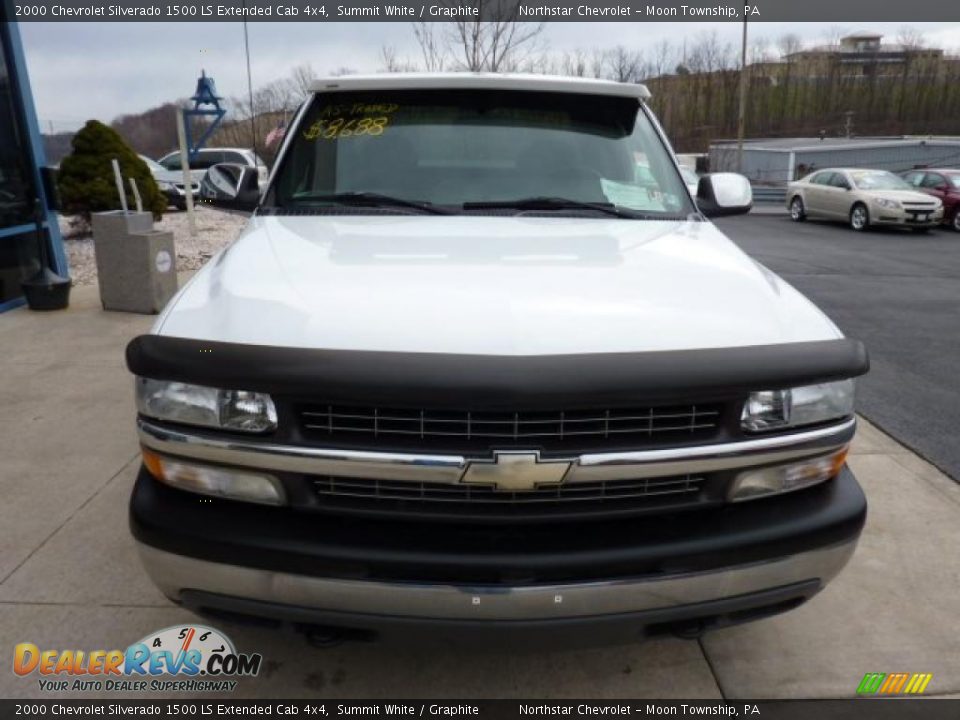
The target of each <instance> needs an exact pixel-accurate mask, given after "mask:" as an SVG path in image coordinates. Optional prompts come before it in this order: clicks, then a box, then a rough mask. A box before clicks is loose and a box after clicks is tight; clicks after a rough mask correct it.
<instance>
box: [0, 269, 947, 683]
mask: <svg viewBox="0 0 960 720" xmlns="http://www.w3.org/2000/svg"><path fill="white" fill-rule="evenodd" d="M151 322H152V318H149V317H144V316H138V315H125V314H119V313H104V312H102V311H101V310H100V309H99V302H98V300H97V297H96V289H95V288H93V287H90V288H81V289H78V290H77V291H75V295H74V299H73V304H72V307H71V309H70V310H68V311H65V312H62V313H54V314H49V315H44V314H38V313H31V312H29V311H27V310H16V311H13V312H11V313H7V314H5V315H2V316H0V347H3V348H4V351H3V353H2V354H0V378H2V379H0V446H2V462H0V492H2V493H3V497H4V499H5V502H4V503H2V504H0V528H2V532H0V653H8V655H7V660H6V662H7V663H9V662H10V659H11V658H10V655H11V654H12V650H13V646H14V645H15V644H16V643H18V642H24V641H30V642H34V643H36V644H37V645H39V646H40V647H43V648H60V649H66V648H78V649H80V648H82V649H110V648H117V647H119V648H123V647H126V646H127V645H129V644H130V643H132V642H135V641H136V640H138V639H140V638H141V637H143V636H145V635H146V634H147V633H150V632H151V631H154V630H158V629H160V628H164V627H167V626H170V625H174V624H178V623H181V622H185V621H190V620H191V619H192V618H193V616H192V615H190V614H189V613H187V612H185V611H183V610H181V609H179V608H177V607H175V606H173V605H171V604H170V603H169V602H167V601H166V600H165V599H164V598H163V597H162V596H161V595H160V594H159V593H158V592H157V591H156V590H155V589H154V588H153V587H152V585H151V584H150V583H149V581H148V580H147V579H146V577H145V576H144V574H143V573H142V571H141V570H140V567H139V565H138V562H137V558H136V554H135V551H134V548H133V543H132V540H131V538H130V536H129V533H128V530H127V525H126V523H127V519H126V502H127V498H128V495H129V492H130V487H131V485H132V483H133V479H134V477H135V474H136V471H137V467H138V459H137V458H138V455H137V442H136V437H135V433H134V428H133V420H134V411H133V398H132V382H131V379H130V377H129V375H128V374H127V372H126V370H125V368H124V365H123V347H124V345H125V343H126V342H127V340H128V339H129V338H130V337H132V336H133V335H135V334H137V333H140V332H143V331H145V330H146V329H147V328H148V327H149V326H150V324H151ZM850 464H851V466H852V468H853V469H854V471H855V472H856V473H857V475H858V477H859V478H860V480H861V482H862V483H863V485H864V487H865V489H866V492H867V495H868V497H869V499H870V503H871V509H870V518H869V521H868V526H867V530H866V532H865V535H864V537H863V540H862V542H861V545H860V548H859V550H858V551H857V554H856V555H855V557H854V559H853V561H852V563H851V565H850V566H849V567H848V568H847V569H846V571H845V572H844V573H843V574H841V576H840V577H839V578H838V579H837V580H836V581H835V582H834V583H833V584H832V585H831V586H830V587H829V588H828V589H827V590H826V591H824V592H823V593H821V595H819V596H818V597H816V598H815V599H813V600H812V601H811V602H810V603H808V604H807V605H806V606H804V607H802V608H800V609H799V610H795V611H792V612H790V613H788V614H786V615H783V616H780V617H777V618H772V619H768V620H763V621H760V622H758V623H754V624H752V625H748V626H743V627H738V628H731V629H728V630H723V631H720V632H717V633H714V634H712V635H708V636H707V637H706V638H705V639H704V640H703V641H701V642H697V641H685V640H675V639H659V640H656V641H651V642H648V643H645V644H641V645H633V646H626V647H617V648H608V649H600V650H589V651H567V652H532V653H531V652H527V653H519V652H516V651H515V650H514V649H513V648H510V647H503V648H502V649H501V650H500V651H493V652H484V653H477V652H470V653H467V652H462V651H457V650H456V649H452V650H443V651H437V650H431V651H429V652H424V651H417V650H414V649H410V650H398V649H396V648H391V649H387V648H384V647H382V646H377V645H345V646H341V647H338V648H333V649H329V650H318V649H314V648H312V647H310V646H308V645H307V644H306V643H305V642H304V641H303V640H302V639H301V638H299V637H298V636H295V635H292V634H286V633H278V632H274V631H271V630H262V629H250V628H239V627H235V626H231V625H229V624H227V623H216V625H217V626H219V627H222V629H223V630H225V631H226V632H227V634H229V635H230V636H231V638H232V639H233V640H234V642H235V643H236V645H237V646H238V649H239V650H241V651H244V652H260V653H262V654H263V656H264V659H265V662H266V666H265V668H264V670H263V671H262V672H261V674H260V676H259V677H257V678H253V679H247V680H244V681H242V682H241V683H240V686H239V688H238V690H237V692H236V693H235V694H233V695H232V697H248V696H249V697H253V696H260V697H314V696H322V697H327V698H336V697H354V698H357V697H401V696H402V697H448V698H458V697H473V698H497V697H544V698H546V697H576V696H579V697H589V698H614V697H663V698H719V697H727V698H756V697H831V696H832V697H849V696H850V695H851V694H852V693H853V691H854V690H855V688H856V685H857V683H858V682H859V680H860V678H862V676H863V674H864V673H866V672H868V671H871V672H873V671H879V672H893V671H906V672H932V673H933V674H934V678H933V681H932V682H931V684H930V686H929V688H928V693H930V694H937V695H941V694H944V695H945V694H950V693H958V692H960V653H957V651H956V644H955V639H956V626H957V620H956V618H957V617H960V597H958V593H957V592H956V591H957V589H958V588H960V556H958V554H957V553H956V552H955V548H956V547H958V546H960V522H958V520H960V487H958V486H957V485H956V483H954V482H952V481H951V480H950V479H949V478H947V477H945V476H944V475H943V474H942V473H940V472H939V471H938V470H937V469H936V468H934V467H933V466H931V465H929V464H928V463H926V462H924V461H923V460H922V459H920V458H919V457H917V456H916V455H914V454H912V453H911V452H909V451H908V450H906V449H905V448H904V447H903V446H901V445H899V444H898V443H896V442H895V441H894V440H892V439H891V438H889V437H888V436H886V435H884V434H883V433H881V432H880V431H879V430H877V429H876V428H874V427H873V426H871V425H870V424H869V423H868V422H863V423H862V424H861V428H860V432H859V433H858V436H857V440H856V442H855V446H854V452H853V455H852V457H851V460H850ZM7 667H8V668H9V667H10V665H9V664H8V665H7ZM37 696H42V693H41V692H40V691H39V689H38V685H37V679H36V676H35V675H34V676H32V677H31V678H29V679H21V678H18V677H16V676H14V675H13V673H12V672H10V671H9V670H7V671H6V672H0V697H18V698H24V697H37ZM67 696H70V694H64V695H60V697H67ZM76 696H84V695H82V694H76ZM86 697H90V695H86ZM204 697H211V696H209V695H208V696H204Z"/></svg>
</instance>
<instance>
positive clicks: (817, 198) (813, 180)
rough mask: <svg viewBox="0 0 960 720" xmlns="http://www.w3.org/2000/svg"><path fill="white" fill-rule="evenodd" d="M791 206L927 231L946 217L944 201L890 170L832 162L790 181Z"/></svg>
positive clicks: (811, 213) (852, 221)
mask: <svg viewBox="0 0 960 720" xmlns="http://www.w3.org/2000/svg"><path fill="white" fill-rule="evenodd" d="M787 209H788V210H789V211H790V217H791V218H793V219H794V220H795V221H797V222H800V221H801V220H805V219H806V218H808V217H821V218H826V219H832V220H844V221H846V222H847V223H849V225H850V227H851V228H853V229H854V230H858V231H862V230H866V229H867V228H869V227H870V226H872V225H898V226H900V227H909V228H913V229H915V230H917V231H920V232H925V231H927V230H929V229H930V228H932V227H936V226H937V225H939V224H940V221H941V220H942V219H943V203H941V202H940V200H938V199H936V198H933V197H931V196H929V195H926V194H925V193H921V192H917V191H916V190H914V189H913V188H912V187H911V186H910V185H908V184H907V183H906V182H904V180H903V179H902V178H899V177H897V176H896V175H894V174H893V173H891V172H887V171H886V170H859V169H855V168H828V169H825V170H818V171H816V172H814V173H811V174H810V175H807V176H806V177H805V178H803V179H802V180H797V181H796V182H792V183H790V184H789V185H787Z"/></svg>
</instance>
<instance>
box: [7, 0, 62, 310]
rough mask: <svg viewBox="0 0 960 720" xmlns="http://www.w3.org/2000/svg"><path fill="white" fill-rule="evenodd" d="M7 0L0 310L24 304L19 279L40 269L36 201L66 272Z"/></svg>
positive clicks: (52, 250)
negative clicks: (43, 180) (44, 185)
mask: <svg viewBox="0 0 960 720" xmlns="http://www.w3.org/2000/svg"><path fill="white" fill-rule="evenodd" d="M12 15H13V13H12V6H11V4H10V3H9V2H8V0H0V312H2V311H4V310H9V309H10V308H13V307H16V306H18V305H21V304H23V302H24V299H23V294H22V291H21V288H20V283H21V282H22V281H23V280H25V279H26V278H28V277H30V276H32V275H34V274H35V273H36V272H37V271H38V270H39V269H40V257H41V253H40V245H39V242H40V241H39V235H38V233H37V213H36V208H37V203H39V208H40V210H39V212H40V222H41V225H42V237H43V242H46V243H47V247H48V250H49V252H47V256H48V257H49V258H51V262H52V263H53V270H55V271H56V272H57V273H59V274H61V275H63V276H66V275H67V259H66V255H65V253H64V250H63V241H62V238H61V237H60V230H59V226H58V224H57V216H56V214H55V213H54V212H53V211H52V210H51V209H50V204H51V203H50V202H49V198H48V197H47V194H46V192H45V191H44V187H43V182H42V179H41V174H40V168H41V167H42V166H43V164H44V154H43V146H42V145H41V141H40V130H39V128H38V127H37V114H36V111H35V110H34V107H33V96H32V95H31V92H30V83H29V81H28V79H27V68H26V64H25V63H24V59H23V47H22V45H21V44H20V34H19V31H18V29H17V24H16V23H15V22H10V21H9V18H11V17H12Z"/></svg>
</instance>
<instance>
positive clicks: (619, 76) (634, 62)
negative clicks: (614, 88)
mask: <svg viewBox="0 0 960 720" xmlns="http://www.w3.org/2000/svg"><path fill="white" fill-rule="evenodd" d="M603 69H604V72H603V75H604V77H606V78H608V79H610V80H616V81H617V82H624V83H635V82H640V78H641V72H642V69H643V55H642V54H641V53H640V52H638V51H636V50H628V49H627V48H625V47H624V46H623V45H617V46H616V47H615V48H612V49H610V50H607V51H606V52H605V53H604V54H603Z"/></svg>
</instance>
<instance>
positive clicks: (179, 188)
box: [139, 155, 200, 210]
mask: <svg viewBox="0 0 960 720" xmlns="http://www.w3.org/2000/svg"><path fill="white" fill-rule="evenodd" d="M139 157H140V159H141V160H143V161H144V162H145V163H146V164H147V167H148V168H149V169H150V174H151V175H153V179H154V180H156V181H157V187H158V188H160V192H162V193H163V194H164V195H166V196H167V202H168V203H170V204H171V205H174V206H175V207H177V208H179V209H180V210H186V209H187V192H186V190H185V189H184V188H185V186H184V184H183V173H182V172H180V171H179V170H176V171H174V170H167V169H166V168H165V167H164V166H163V165H161V164H160V163H158V162H157V161H156V160H152V159H150V158H148V157H147V156H146V155H140V156H139ZM190 192H191V193H193V199H194V200H196V199H197V198H198V197H199V194H200V183H199V182H196V181H194V182H191V183H190Z"/></svg>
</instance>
